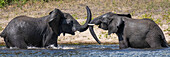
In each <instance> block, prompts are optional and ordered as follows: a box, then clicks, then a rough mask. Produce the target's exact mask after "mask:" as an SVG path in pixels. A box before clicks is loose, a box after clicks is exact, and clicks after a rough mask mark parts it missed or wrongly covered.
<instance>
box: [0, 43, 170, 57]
mask: <svg viewBox="0 0 170 57" xmlns="http://www.w3.org/2000/svg"><path fill="white" fill-rule="evenodd" d="M0 56H1V57H9V56H10V57H11V56H12V57H13V56H22V57H25V56H30V57H31V56H45V57H53V56H62V57H87V56H88V57H96V56H97V57H103V56H107V57H170V48H163V49H134V48H128V49H119V45H59V47H58V48H57V49H44V48H32V49H7V48H4V47H0Z"/></svg>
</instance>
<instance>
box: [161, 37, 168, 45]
mask: <svg viewBox="0 0 170 57" xmlns="http://www.w3.org/2000/svg"><path fill="white" fill-rule="evenodd" d="M161 39H162V44H161V45H162V47H168V43H167V41H166V39H165V36H164V35H161Z"/></svg>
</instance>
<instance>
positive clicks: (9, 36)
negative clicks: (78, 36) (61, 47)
mask: <svg viewBox="0 0 170 57" xmlns="http://www.w3.org/2000/svg"><path fill="white" fill-rule="evenodd" d="M86 9H87V20H86V23H85V24H84V25H80V24H79V23H78V22H77V21H76V20H75V19H74V18H73V17H72V16H71V15H70V14H68V13H62V12H61V11H60V10H59V9H54V10H53V11H51V12H50V13H49V15H47V16H44V17H41V18H32V17H27V16H18V17H15V18H14V19H12V20H11V21H10V22H9V24H8V25H7V26H6V28H5V29H4V30H3V32H2V33H1V34H0V36H1V37H3V38H4V41H5V43H6V47H7V48H10V47H17V48H21V49H26V48H27V46H34V47H48V46H49V45H54V46H55V47H57V38H58V36H59V35H60V34H61V33H63V34H65V33H69V34H72V35H74V34H75V33H74V32H75V31H80V32H83V31H85V30H87V29H88V23H89V22H90V21H91V12H90V9H89V8H88V7H86Z"/></svg>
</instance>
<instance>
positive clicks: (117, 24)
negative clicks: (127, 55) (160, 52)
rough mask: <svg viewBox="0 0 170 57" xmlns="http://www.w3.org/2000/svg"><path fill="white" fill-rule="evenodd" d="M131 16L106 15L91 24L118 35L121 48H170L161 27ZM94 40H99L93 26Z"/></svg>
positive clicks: (152, 22)
mask: <svg viewBox="0 0 170 57" xmlns="http://www.w3.org/2000/svg"><path fill="white" fill-rule="evenodd" d="M129 17H130V14H129V15H127V16H126V14H122V15H120V14H119V15H117V14H114V13H111V12H109V13H106V14H104V15H102V16H99V17H97V18H95V19H93V20H92V21H91V22H90V23H91V24H95V25H99V28H102V29H104V30H108V35H110V34H111V33H116V34H117V36H118V38H119V48H120V49H123V48H128V47H131V48H163V47H168V44H167V41H166V40H165V37H164V34H163V32H162V30H161V29H160V28H159V26H158V25H157V24H156V23H155V22H154V21H152V20H150V19H146V18H144V19H132V18H131V17H130V18H129ZM89 29H90V32H91V34H92V36H93V37H94V38H97V36H96V35H95V33H94V31H93V26H90V27H89Z"/></svg>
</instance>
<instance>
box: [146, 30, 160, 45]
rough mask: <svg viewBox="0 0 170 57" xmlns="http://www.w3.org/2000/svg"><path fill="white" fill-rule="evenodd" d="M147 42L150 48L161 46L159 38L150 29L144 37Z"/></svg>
mask: <svg viewBox="0 0 170 57" xmlns="http://www.w3.org/2000/svg"><path fill="white" fill-rule="evenodd" d="M145 40H146V41H147V43H148V44H149V45H150V47H151V48H161V47H162V46H161V38H160V36H159V35H157V34H156V33H154V32H152V31H150V32H148V34H147V36H146V39H145Z"/></svg>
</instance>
